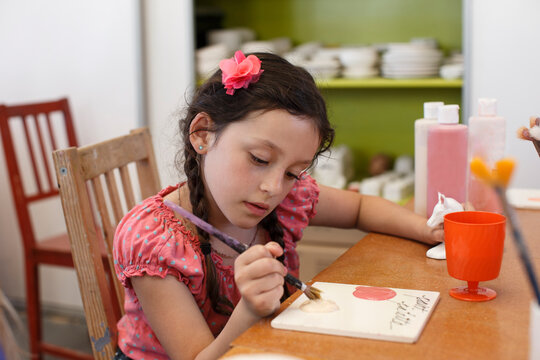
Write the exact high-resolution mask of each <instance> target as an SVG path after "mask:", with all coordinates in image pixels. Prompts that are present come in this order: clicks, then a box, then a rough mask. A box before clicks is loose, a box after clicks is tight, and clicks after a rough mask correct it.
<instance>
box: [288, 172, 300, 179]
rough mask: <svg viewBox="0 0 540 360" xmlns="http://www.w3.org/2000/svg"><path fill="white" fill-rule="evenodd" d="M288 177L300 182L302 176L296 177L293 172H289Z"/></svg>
mask: <svg viewBox="0 0 540 360" xmlns="http://www.w3.org/2000/svg"><path fill="white" fill-rule="evenodd" d="M287 176H288V177H290V178H292V179H295V180H300V175H295V174H293V173H292V172H288V173H287Z"/></svg>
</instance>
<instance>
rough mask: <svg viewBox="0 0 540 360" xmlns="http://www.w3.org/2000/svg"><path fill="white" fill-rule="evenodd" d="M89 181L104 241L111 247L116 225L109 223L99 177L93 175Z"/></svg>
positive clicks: (107, 210) (109, 217) (109, 219)
mask: <svg viewBox="0 0 540 360" xmlns="http://www.w3.org/2000/svg"><path fill="white" fill-rule="evenodd" d="M91 181H92V189H93V190H94V196H95V198H96V205H97V211H98V213H99V218H100V220H101V226H102V227H103V234H104V235H105V241H106V242H107V246H108V247H112V242H113V238H114V230H115V227H116V226H115V225H113V224H112V223H111V215H110V213H109V209H108V208H107V201H106V200H105V194H104V192H103V186H102V185H101V178H100V177H95V178H93V179H92V180H91Z"/></svg>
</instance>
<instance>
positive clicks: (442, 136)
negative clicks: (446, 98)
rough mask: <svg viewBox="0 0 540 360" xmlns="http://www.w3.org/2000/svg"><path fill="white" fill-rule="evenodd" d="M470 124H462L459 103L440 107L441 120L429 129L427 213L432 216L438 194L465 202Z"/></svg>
mask: <svg viewBox="0 0 540 360" xmlns="http://www.w3.org/2000/svg"><path fill="white" fill-rule="evenodd" d="M467 145H468V143H467V126H466V125H463V124H459V106H458V105H444V106H441V107H440V108H439V118H438V124H436V125H433V126H431V127H430V128H429V129H428V138H427V205H426V206H427V216H428V217H431V214H432V212H433V207H434V206H435V205H436V204H437V202H438V194H439V193H441V194H444V195H445V196H447V197H450V198H453V199H455V200H456V201H457V202H459V203H464V202H465V200H466V196H467V174H468V164H469V163H468V159H467V156H468V151H467Z"/></svg>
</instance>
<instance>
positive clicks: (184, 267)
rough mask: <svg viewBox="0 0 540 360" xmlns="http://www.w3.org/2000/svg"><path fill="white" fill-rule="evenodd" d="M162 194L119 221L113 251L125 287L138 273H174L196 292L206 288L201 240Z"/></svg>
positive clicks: (137, 207)
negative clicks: (182, 220)
mask: <svg viewBox="0 0 540 360" xmlns="http://www.w3.org/2000/svg"><path fill="white" fill-rule="evenodd" d="M167 190H170V189H165V190H163V191H162V192H166V191H167ZM161 195H162V193H160V194H159V195H156V196H154V197H151V198H149V199H147V200H145V201H143V202H142V203H141V204H139V205H137V206H135V207H134V208H133V209H132V210H131V211H130V212H129V213H128V214H127V215H126V216H125V217H124V218H123V219H122V221H121V222H120V223H119V225H118V227H117V229H116V233H115V238H114V250H113V254H114V268H115V272H116V275H117V277H118V279H119V280H120V281H121V282H122V284H123V285H124V286H125V287H126V288H131V281H130V278H132V277H135V276H143V275H150V276H159V277H161V278H164V277H165V276H167V275H172V276H175V277H176V278H177V279H179V280H180V281H182V282H183V283H184V284H186V285H187V286H188V287H189V288H190V291H191V292H192V293H193V294H194V295H196V294H197V293H198V292H199V291H201V289H202V288H203V286H202V282H203V281H202V280H203V272H204V271H203V270H204V269H203V263H202V254H201V253H200V247H199V241H198V239H197V238H196V236H194V234H193V233H191V231H189V230H188V229H187V228H186V227H185V226H184V224H183V223H182V222H181V221H180V220H178V219H177V218H176V217H175V216H174V213H173V212H172V211H171V210H170V209H169V208H168V207H166V206H165V205H164V204H163V199H162V197H161Z"/></svg>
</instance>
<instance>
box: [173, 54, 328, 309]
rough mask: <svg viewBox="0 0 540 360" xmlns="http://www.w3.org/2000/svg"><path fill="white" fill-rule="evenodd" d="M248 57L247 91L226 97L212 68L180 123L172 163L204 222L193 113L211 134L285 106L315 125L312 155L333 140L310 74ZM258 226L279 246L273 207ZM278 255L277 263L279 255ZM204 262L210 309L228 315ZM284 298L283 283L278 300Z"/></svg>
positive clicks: (272, 59) (271, 58)
mask: <svg viewBox="0 0 540 360" xmlns="http://www.w3.org/2000/svg"><path fill="white" fill-rule="evenodd" d="M254 55H256V56H257V57H258V58H259V59H260V60H261V66H262V69H263V70H264V72H263V73H262V75H261V77H260V78H259V81H258V82H256V83H252V84H250V85H249V87H248V88H247V89H244V88H242V89H237V90H235V92H234V95H227V94H226V93H225V91H226V90H225V88H224V86H223V84H222V82H221V71H220V70H218V71H216V72H215V73H214V74H213V75H212V76H211V77H210V78H209V79H208V80H207V81H206V82H205V83H204V84H203V85H202V86H201V87H200V88H199V89H198V90H197V92H196V93H195V95H194V97H193V100H192V101H191V103H190V105H189V106H188V109H187V113H186V116H185V118H183V119H182V120H181V121H180V132H181V137H182V139H183V141H184V149H183V150H181V152H179V153H178V154H177V164H178V166H180V164H182V163H183V168H184V173H185V175H186V176H187V184H188V187H189V193H190V202H191V205H192V207H193V213H194V214H195V215H197V216H198V217H200V218H202V219H204V220H208V210H207V208H208V203H207V200H206V198H205V195H204V191H205V189H204V184H203V181H202V179H201V168H200V164H201V161H200V159H199V157H200V155H199V154H198V153H197V152H196V151H195V150H194V149H193V147H192V146H191V142H190V139H189V137H190V133H189V129H190V125H191V122H192V120H193V119H194V118H195V116H196V115H197V114H199V113H203V112H204V113H206V114H208V115H209V116H210V118H211V119H212V121H213V124H214V125H213V127H212V129H208V131H213V132H215V133H216V138H217V137H218V136H219V134H220V133H221V132H222V131H223V130H224V129H225V127H227V125H229V124H231V123H233V122H235V121H241V120H243V119H244V118H245V117H246V116H247V115H248V114H250V113H252V112H254V111H261V110H263V111H271V110H278V109H281V110H286V111H287V112H289V113H290V114H292V115H295V116H301V117H303V118H305V119H306V121H312V122H313V123H314V125H315V127H316V128H317V129H318V133H319V136H320V146H319V149H318V151H317V154H316V155H315V158H316V157H317V156H318V155H319V154H320V153H322V152H324V151H325V150H327V149H328V148H329V147H330V145H331V143H332V141H333V139H334V130H333V128H332V127H331V125H330V123H329V121H328V117H327V114H326V104H325V102H324V99H323V98H322V96H321V94H320V92H319V90H318V88H317V86H316V84H315V82H314V80H313V78H312V77H311V75H310V74H309V73H308V72H307V71H306V70H304V69H303V68H300V67H297V66H294V65H292V64H291V63H289V62H288V61H286V60H285V59H283V58H281V57H279V56H277V55H273V54H268V53H255V54H254ZM182 155H183V157H182ZM261 225H262V226H263V228H264V229H265V230H266V231H268V234H269V236H270V238H271V239H272V240H273V241H275V242H277V243H278V244H279V245H280V246H282V247H283V229H282V228H281V226H280V225H279V223H278V219H277V215H276V213H275V210H274V211H272V212H271V213H270V214H269V215H268V216H266V217H265V218H264V219H263V220H262V221H261ZM199 234H200V236H199V240H200V241H201V243H202V244H204V243H207V242H208V241H209V236H208V234H207V233H205V232H203V231H199ZM278 259H279V260H280V261H281V262H283V259H284V257H283V256H281V257H280V258H278ZM205 263H206V274H205V276H206V286H207V291H208V295H209V298H210V300H211V302H212V307H213V309H214V310H215V311H216V312H218V313H221V314H226V315H228V314H230V313H231V311H232V308H233V306H232V304H231V302H230V301H229V300H228V299H226V298H225V297H223V296H221V295H220V294H219V286H218V282H217V277H216V271H215V266H214V262H213V261H212V258H211V256H210V254H208V255H206V256H205ZM287 296H288V291H287V287H286V286H285V293H284V298H286V297H287ZM284 298H283V299H284Z"/></svg>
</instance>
